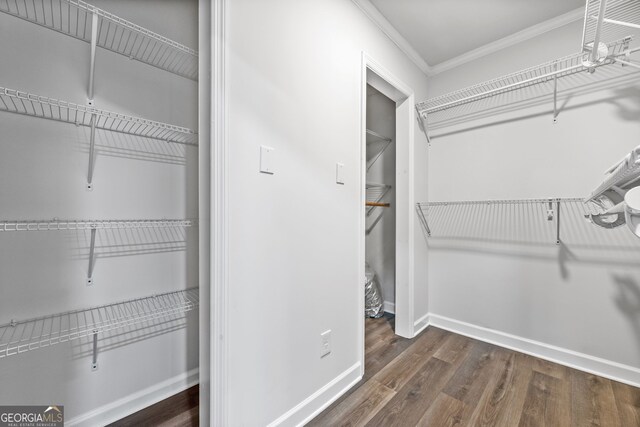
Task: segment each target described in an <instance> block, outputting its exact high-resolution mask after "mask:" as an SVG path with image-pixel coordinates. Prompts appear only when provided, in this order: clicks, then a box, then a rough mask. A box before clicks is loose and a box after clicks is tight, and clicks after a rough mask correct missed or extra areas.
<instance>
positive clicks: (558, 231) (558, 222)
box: [556, 199, 560, 245]
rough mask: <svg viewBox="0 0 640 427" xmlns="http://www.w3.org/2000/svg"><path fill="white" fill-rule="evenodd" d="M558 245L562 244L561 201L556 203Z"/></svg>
mask: <svg viewBox="0 0 640 427" xmlns="http://www.w3.org/2000/svg"><path fill="white" fill-rule="evenodd" d="M556 215H557V221H556V245H559V244H560V199H558V200H557V201H556Z"/></svg>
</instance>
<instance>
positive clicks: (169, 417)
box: [110, 385, 200, 427]
mask: <svg viewBox="0 0 640 427" xmlns="http://www.w3.org/2000/svg"><path fill="white" fill-rule="evenodd" d="M198 395H199V392H198V386H197V385H196V386H193V387H191V388H189V389H187V390H185V391H183V392H182V393H178V394H176V395H174V396H171V397H170V398H168V399H165V400H163V401H161V402H158V403H156V404H155V405H152V406H149V407H148V408H145V409H143V410H141V411H138V412H136V413H135V414H131V415H129V416H128V417H126V418H123V419H121V420H120V421H116V422H115V423H113V424H110V427H134V426H135V427H191V426H197V425H198V418H199V411H200V403H199V401H198Z"/></svg>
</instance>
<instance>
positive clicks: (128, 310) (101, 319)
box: [0, 288, 199, 359]
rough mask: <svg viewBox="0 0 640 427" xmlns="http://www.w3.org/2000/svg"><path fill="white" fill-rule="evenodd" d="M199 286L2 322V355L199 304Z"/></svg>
mask: <svg viewBox="0 0 640 427" xmlns="http://www.w3.org/2000/svg"><path fill="white" fill-rule="evenodd" d="M198 303H199V294H198V288H189V289H186V290H183V291H175V292H168V293H164V294H158V295H154V296H150V297H146V298H138V299H133V300H129V301H123V302H119V303H115V304H109V305H104V306H99V307H93V308H88V309H84V310H75V311H68V312H66V313H61V314H54V315H50V316H44V317H39V318H36V319H30V320H25V321H15V320H12V321H11V322H10V323H8V324H5V325H2V326H0V359H2V358H4V357H8V356H13V355H17V354H20V353H25V352H27V351H32V350H36V349H40V348H44V347H50V346H52V345H56V344H60V343H64V342H68V341H73V340H77V339H80V338H84V337H89V336H91V335H95V334H102V333H105V332H108V331H112V330H115V329H120V328H124V327H127V326H132V325H137V324H141V323H145V322H149V321H155V320H160V319H169V318H175V316H179V315H181V314H183V313H186V312H188V311H190V310H193V309H195V308H196V307H198Z"/></svg>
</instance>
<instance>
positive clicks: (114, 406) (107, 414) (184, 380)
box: [65, 368, 199, 427]
mask: <svg viewBox="0 0 640 427" xmlns="http://www.w3.org/2000/svg"><path fill="white" fill-rule="evenodd" d="M198 382H199V372H198V368H196V369H192V370H190V371H189V372H185V373H184V374H181V375H178V376H175V377H173V378H170V379H168V380H166V381H163V382H161V383H158V384H155V385H153V386H151V387H149V388H146V389H144V390H140V391H138V392H136V393H133V394H130V395H129V396H126V397H123V398H122V399H118V400H116V401H115V402H111V403H108V404H106V405H104V406H101V407H99V408H97V409H94V410H93V411H89V412H86V413H84V414H82V415H79V416H77V417H75V418H72V419H71V420H69V421H66V422H65V424H66V425H68V426H80V427H84V426H87V427H92V426H104V425H107V424H111V423H113V422H115V421H118V420H120V419H122V418H124V417H126V416H128V415H131V414H133V413H135V412H138V411H140V410H142V409H144V408H147V407H149V406H151V405H153V404H155V403H158V402H160V401H161V400H164V399H167V398H169V397H171V396H173V395H174V394H177V393H180V392H181V391H184V390H186V389H188V388H189V387H193V386H194V385H196V384H198Z"/></svg>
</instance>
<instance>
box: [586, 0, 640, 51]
mask: <svg viewBox="0 0 640 427" xmlns="http://www.w3.org/2000/svg"><path fill="white" fill-rule="evenodd" d="M599 14H600V0H587V3H586V8H585V16H584V26H583V31H582V50H583V51H584V52H590V51H591V49H592V46H593V43H594V41H595V38H596V29H597V27H598V18H599ZM634 35H640V2H639V1H638V0H608V1H607V2H606V9H605V13H604V16H603V22H602V27H601V32H600V42H604V43H607V42H611V41H613V40H618V39H621V38H623V37H628V36H634Z"/></svg>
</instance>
